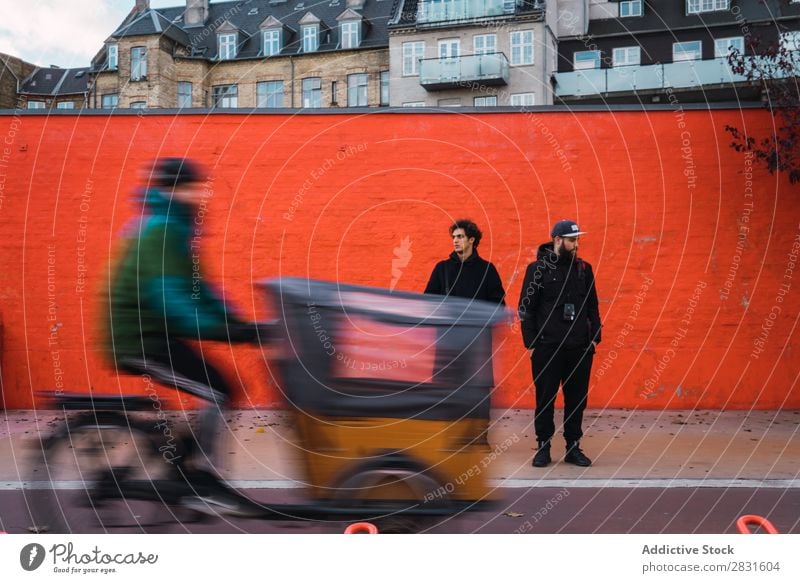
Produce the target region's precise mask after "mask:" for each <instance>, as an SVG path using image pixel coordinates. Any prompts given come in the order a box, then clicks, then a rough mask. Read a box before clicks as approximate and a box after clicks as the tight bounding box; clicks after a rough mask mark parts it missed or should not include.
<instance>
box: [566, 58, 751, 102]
mask: <svg viewBox="0 0 800 583" xmlns="http://www.w3.org/2000/svg"><path fill="white" fill-rule="evenodd" d="M555 77H556V81H557V85H556V95H557V96H559V97H566V96H575V97H582V96H587V95H598V94H602V93H615V92H625V91H628V92H630V91H646V90H650V89H665V88H667V87H675V88H686V87H700V86H703V85H724V84H730V83H741V82H742V81H746V78H745V77H744V76H743V75H737V74H735V73H733V72H732V71H731V68H730V65H728V60H727V59H726V58H720V59H709V60H705V61H681V62H678V63H664V64H657V65H641V66H638V65H631V66H626V67H614V68H611V69H583V70H580V71H571V72H565V73H556V75H555Z"/></svg>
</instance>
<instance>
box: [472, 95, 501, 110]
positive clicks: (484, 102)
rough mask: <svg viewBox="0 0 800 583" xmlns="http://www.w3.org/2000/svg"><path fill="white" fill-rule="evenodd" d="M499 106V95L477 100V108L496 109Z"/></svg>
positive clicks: (477, 98)
mask: <svg viewBox="0 0 800 583" xmlns="http://www.w3.org/2000/svg"><path fill="white" fill-rule="evenodd" d="M496 105H497V95H486V96H484V97H476V98H475V107H494V106H496Z"/></svg>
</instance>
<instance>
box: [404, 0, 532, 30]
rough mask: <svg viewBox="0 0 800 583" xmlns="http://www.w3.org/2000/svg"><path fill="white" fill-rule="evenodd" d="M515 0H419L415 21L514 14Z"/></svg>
mask: <svg viewBox="0 0 800 583" xmlns="http://www.w3.org/2000/svg"><path fill="white" fill-rule="evenodd" d="M516 2H517V0H421V1H420V2H419V4H417V23H419V24H426V23H431V22H455V21H462V20H473V19H476V18H486V17H490V16H500V15H502V14H514V9H515V7H516Z"/></svg>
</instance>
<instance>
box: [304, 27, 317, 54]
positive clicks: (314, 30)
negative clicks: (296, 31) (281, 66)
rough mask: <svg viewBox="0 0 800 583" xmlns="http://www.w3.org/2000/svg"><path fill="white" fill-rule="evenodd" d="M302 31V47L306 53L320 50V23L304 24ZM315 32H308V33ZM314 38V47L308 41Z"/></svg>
mask: <svg viewBox="0 0 800 583" xmlns="http://www.w3.org/2000/svg"><path fill="white" fill-rule="evenodd" d="M301 32H302V48H303V52H304V53H316V52H317V51H318V50H319V25H318V24H304V25H303V26H302V27H301ZM309 32H311V33H313V34H307V33H309ZM311 40H313V43H311V45H313V48H310V47H311V45H309V44H307V41H311Z"/></svg>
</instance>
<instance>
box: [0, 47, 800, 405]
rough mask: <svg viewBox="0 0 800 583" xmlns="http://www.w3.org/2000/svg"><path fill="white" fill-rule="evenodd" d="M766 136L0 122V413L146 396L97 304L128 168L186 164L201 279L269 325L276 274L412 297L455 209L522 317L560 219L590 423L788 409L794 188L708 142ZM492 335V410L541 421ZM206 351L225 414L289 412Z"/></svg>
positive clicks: (231, 356) (208, 120) (591, 126)
mask: <svg viewBox="0 0 800 583" xmlns="http://www.w3.org/2000/svg"><path fill="white" fill-rule="evenodd" d="M121 66H123V67H124V65H123V64H122V61H121ZM771 123H772V119H771V118H770V116H769V115H768V114H767V113H766V112H763V111H761V110H744V111H739V110H714V111H689V112H685V113H676V112H674V111H671V110H664V111H649V112H596V113H594V112H582V113H575V112H551V113H533V114H527V113H488V112H487V113H481V114H473V113H470V114H464V113H459V112H458V111H453V112H447V113H441V114H430V113H421V114H412V113H409V114H394V113H387V112H376V113H374V114H370V115H345V114H342V115H305V114H301V115H294V116H291V115H281V114H275V115H249V116H246V115H239V114H220V115H205V114H203V115H180V116H174V117H173V116H165V115H158V114H153V113H149V112H147V113H145V114H143V115H140V116H136V115H113V116H104V115H97V116H77V115H75V116H55V117H48V116H46V115H33V114H32V115H21V116H13V115H4V116H2V117H0V187H2V189H0V195H2V198H1V199H0V203H2V204H1V205H0V228H2V235H3V236H2V238H0V245H1V246H2V252H0V268H2V273H3V281H2V284H0V295H1V296H2V302H0V306H2V308H1V309H2V323H3V326H4V332H3V334H4V337H3V339H2V340H3V344H2V345H3V353H2V392H3V403H4V406H5V407H6V408H19V407H30V406H31V405H32V403H33V401H34V398H33V395H34V393H35V392H36V391H39V390H42V389H47V388H63V389H65V390H87V389H92V390H94V391H98V392H117V391H118V390H123V391H126V392H142V391H144V389H145V387H144V384H143V382H142V381H141V379H136V378H125V377H123V378H117V377H115V376H114V375H113V371H110V370H109V369H108V368H107V366H106V365H105V364H104V363H103V359H102V357H101V354H100V352H99V351H98V334H97V314H98V311H99V309H100V306H101V305H102V297H101V290H102V287H103V280H104V278H105V277H106V274H107V272H108V268H109V261H110V249H112V248H113V243H114V240H115V238H116V237H117V235H118V234H119V232H120V230H121V229H122V228H123V225H124V224H125V223H126V222H127V221H128V220H129V219H130V218H131V217H132V216H133V214H134V212H135V207H134V206H133V205H132V203H131V193H132V191H133V190H134V187H135V185H136V181H137V172H138V171H139V169H140V168H141V167H142V165H143V164H144V163H145V162H146V161H147V160H150V159H152V158H154V157H157V156H163V155H179V156H181V155H191V156H192V157H195V158H196V159H198V160H200V161H202V162H203V163H204V164H205V165H206V166H207V167H208V169H209V170H210V171H211V172H212V173H213V175H214V177H215V179H214V182H213V188H212V189H211V192H212V196H211V197H210V198H209V199H208V200H207V203H206V205H205V208H204V213H203V215H202V218H203V227H204V233H203V244H204V249H203V259H202V270H203V275H204V277H208V278H209V279H211V280H215V281H218V282H219V283H220V284H221V285H222V286H223V289H224V291H225V294H226V295H227V296H228V298H229V299H231V300H232V301H235V302H236V303H237V304H238V305H239V306H241V307H242V310H243V312H244V315H245V316H246V317H249V318H263V317H267V316H269V307H268V306H265V305H264V303H263V299H262V297H261V295H260V294H259V292H258V291H257V286H256V285H255V284H256V282H258V281H259V280H261V279H262V278H265V277H270V276H275V275H291V276H304V277H305V276H309V277H314V278H320V279H328V280H339V281H343V282H352V283H357V284H367V285H374V286H383V287H389V286H390V285H392V283H393V279H394V280H395V281H394V284H395V286H396V289H402V290H421V289H422V288H423V287H424V285H425V283H426V281H427V278H428V276H429V274H430V271H431V269H432V267H433V265H434V264H435V262H436V261H437V260H439V259H441V258H443V257H445V256H446V255H447V254H448V253H449V251H450V241H449V238H448V235H447V226H448V224H449V221H450V220H452V219H454V218H457V217H471V218H473V219H474V220H475V221H476V222H478V223H479V225H481V227H482V228H483V231H484V234H485V235H484V241H483V242H482V243H481V246H480V252H481V254H482V255H483V256H484V257H486V258H488V259H490V260H491V261H493V262H494V263H495V264H496V265H497V267H498V270H499V272H500V274H501V276H502V278H503V280H504V282H505V284H506V288H507V290H508V293H509V303H510V304H511V305H513V306H515V305H516V299H517V298H518V295H519V291H520V285H521V281H520V280H521V277H522V275H523V274H524V270H525V267H526V265H527V263H528V262H529V261H531V260H532V259H533V258H534V255H535V251H536V247H537V246H538V244H539V243H541V242H543V241H544V240H546V239H547V234H548V232H549V227H550V225H551V224H552V223H553V222H555V221H557V220H559V219H563V218H567V217H570V218H575V219H577V220H578V221H579V222H580V225H581V227H582V229H584V230H586V231H588V232H589V234H588V235H586V236H585V237H584V238H583V239H582V241H581V254H582V255H583V257H585V258H586V259H587V260H588V261H590V262H591V263H592V264H593V265H594V267H595V271H596V274H597V281H598V287H599V295H600V309H601V314H602V317H603V320H604V324H605V329H604V342H603V343H602V344H601V346H600V348H599V350H598V352H597V355H596V357H595V366H594V370H593V374H592V380H591V388H590V397H589V399H590V401H589V405H590V406H591V407H640V408H655V409H658V408H692V407H697V408H713V409H743V410H746V409H749V408H751V407H754V408H760V409H778V408H798V407H800V389H798V387H797V383H796V379H797V377H798V374H799V373H800V359H798V358H797V355H795V354H794V350H795V348H796V347H797V345H796V340H797V339H798V332H797V321H798V318H800V310H798V306H799V305H800V301H799V300H798V296H799V295H800V289H798V288H800V280H798V278H800V275H798V274H797V273H796V267H795V263H796V259H797V254H798V251H800V243H797V241H800V239H798V237H800V207H798V205H797V197H798V188H797V187H791V186H789V185H788V182H787V180H786V179H785V177H782V176H778V177H775V176H771V175H769V174H768V173H766V172H764V171H762V170H761V168H760V167H758V166H755V165H754V164H753V163H752V160H748V159H747V158H745V157H744V156H743V155H742V154H740V153H737V152H734V151H733V150H731V149H730V148H729V147H728V143H729V138H728V136H727V135H726V133H725V131H724V129H723V128H724V127H725V125H726V124H735V125H739V126H742V125H743V124H746V127H747V129H748V130H749V131H752V132H756V133H758V132H766V131H767V129H768V128H769V127H771ZM405 238H408V241H410V251H411V257H410V259H409V261H408V262H407V264H406V265H405V266H402V267H399V268H397V265H399V263H403V262H402V261H401V262H398V263H396V264H395V268H397V269H399V276H398V273H397V269H395V273H394V274H393V260H394V259H395V258H396V254H398V251H396V250H397V249H398V248H399V247H400V245H401V241H402V240H403V239H405ZM793 245H794V247H793ZM400 254H401V253H400ZM401 255H402V254H401ZM496 340H497V345H496V346H497V354H498V356H497V359H496V369H495V377H496V379H497V380H498V387H497V389H496V390H495V393H494V404H495V405H496V406H500V407H530V406H532V403H533V399H532V391H531V384H532V383H531V377H530V361H529V358H528V356H527V354H526V352H525V351H524V350H523V346H522V342H521V340H520V335H519V332H518V327H517V326H516V325H514V324H509V325H508V326H506V327H505V328H504V329H503V330H501V331H500V333H499V334H498V336H497V339H496ZM206 349H207V351H208V353H209V354H210V358H212V359H214V360H215V362H219V363H221V365H222V366H223V367H224V368H225V370H226V371H227V373H228V374H229V375H230V377H231V379H232V380H233V381H234V382H235V383H236V384H237V386H238V387H239V389H238V400H237V402H238V404H240V405H242V406H250V405H255V406H275V405H277V404H279V403H280V397H279V393H278V391H277V390H276V388H275V385H274V383H273V381H272V380H271V377H270V374H269V371H268V370H267V369H266V367H265V366H264V364H263V360H262V359H261V355H260V353H259V351H258V350H257V349H255V348H247V347H234V348H229V347H227V346H224V345H217V346H212V345H209V346H207V347H206ZM159 394H160V395H161V397H162V398H163V399H164V400H165V403H166V405H165V406H173V407H178V406H193V405H194V403H193V402H192V401H191V400H189V399H186V398H184V397H180V398H176V397H175V394H174V391H170V390H163V391H161V392H160V393H159Z"/></svg>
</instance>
